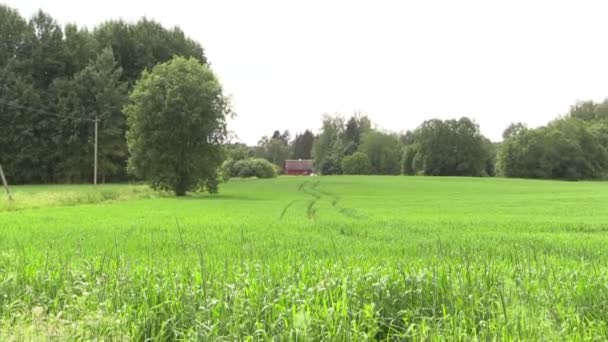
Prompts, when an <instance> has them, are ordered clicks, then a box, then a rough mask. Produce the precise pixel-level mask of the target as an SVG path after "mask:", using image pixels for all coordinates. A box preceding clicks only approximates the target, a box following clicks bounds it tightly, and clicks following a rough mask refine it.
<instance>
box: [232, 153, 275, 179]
mask: <svg viewBox="0 0 608 342" xmlns="http://www.w3.org/2000/svg"><path fill="white" fill-rule="evenodd" d="M221 174H222V177H224V179H227V178H230V177H241V178H247V177H257V178H274V177H276V176H277V172H276V170H275V167H274V165H272V163H270V162H269V161H267V160H266V159H261V158H247V159H243V160H239V161H234V160H232V159H228V160H226V161H225V162H224V163H223V164H222V170H221Z"/></svg>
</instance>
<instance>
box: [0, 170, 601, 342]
mask: <svg viewBox="0 0 608 342" xmlns="http://www.w3.org/2000/svg"><path fill="white" fill-rule="evenodd" d="M26 190H27V191H26ZM113 190H115V191H124V188H123V187H115V188H113ZM17 191H20V189H17V190H16V191H15V192H16V193H17ZM86 191H88V190H84V192H86ZM40 192H49V193H55V192H56V190H55V188H53V187H47V188H37V189H34V190H31V191H30V189H24V191H23V193H24V194H23V197H22V200H23V201H27V198H28V196H32V197H33V198H35V197H36V196H37V194H38V193H40ZM77 192H79V191H77ZM26 193H27V194H26ZM71 204H73V203H71ZM53 205H55V204H53V203H50V204H49V206H51V207H48V206H41V207H39V208H36V209H28V208H23V209H22V210H16V211H4V212H0V339H1V340H31V339H37V338H41V339H42V338H49V337H57V338H59V339H70V340H73V339H76V340H78V339H81V340H91V339H96V338H101V339H106V340H124V339H137V340H146V339H148V340H173V339H191V340H208V339H209V340H217V339H219V340H235V339H237V340H247V339H250V340H267V339H272V338H275V339H278V340H403V339H406V340H426V339H433V340H446V339H448V340H471V339H477V340H482V339H483V340H486V339H489V338H492V339H494V338H496V339H504V340H509V339H526V340H564V339H566V340H590V339H591V340H592V339H597V340H603V339H605V336H608V327H607V323H608V289H607V288H606V286H607V285H606V284H608V266H607V265H608V257H607V252H608V247H606V246H608V244H607V242H608V238H607V236H606V233H605V232H606V230H608V224H607V222H608V211H607V210H606V207H607V205H608V184H605V183H586V182H580V183H566V182H548V181H521V180H503V179H463V178H411V177H317V178H313V177H308V178H280V179H277V180H237V181H231V182H230V183H228V184H226V185H224V187H223V188H222V193H221V194H220V195H219V196H209V195H196V196H192V197H189V198H182V199H176V198H167V197H164V198H156V199H133V200H128V201H113V202H100V203H98V204H95V205H91V204H83V205H72V206H54V207H52V206H53Z"/></svg>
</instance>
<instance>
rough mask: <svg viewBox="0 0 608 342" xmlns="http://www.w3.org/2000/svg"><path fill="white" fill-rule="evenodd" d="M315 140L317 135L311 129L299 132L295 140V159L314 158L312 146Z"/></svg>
mask: <svg viewBox="0 0 608 342" xmlns="http://www.w3.org/2000/svg"><path fill="white" fill-rule="evenodd" d="M314 142H315V136H314V134H312V132H311V131H309V130H306V131H304V133H302V134H297V135H296V138H295V139H294V141H293V148H292V149H293V155H292V157H293V158H294V159H311V158H312V146H313V144H314Z"/></svg>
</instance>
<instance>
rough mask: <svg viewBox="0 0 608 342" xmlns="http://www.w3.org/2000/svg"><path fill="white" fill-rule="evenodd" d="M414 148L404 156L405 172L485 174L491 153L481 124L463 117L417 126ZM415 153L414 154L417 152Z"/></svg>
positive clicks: (451, 174)
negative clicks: (406, 163)
mask: <svg viewBox="0 0 608 342" xmlns="http://www.w3.org/2000/svg"><path fill="white" fill-rule="evenodd" d="M413 141H414V144H413V145H410V146H412V147H411V148H412V150H408V151H407V153H408V154H407V155H406V156H404V157H407V158H404V163H405V162H411V164H410V165H404V166H403V169H404V172H407V173H408V174H415V173H422V174H425V175H432V176H482V175H484V174H485V173H486V169H487V163H488V159H489V158H490V156H489V149H488V148H487V139H486V138H485V137H483V136H482V135H481V133H480V132H479V126H478V125H477V124H476V123H475V122H473V121H472V120H470V119H469V118H466V117H463V118H460V119H459V120H445V121H442V120H438V119H433V120H427V121H425V122H424V123H422V125H420V127H418V128H417V129H416V131H415V132H414V137H413ZM414 152H415V154H413V155H412V153H414Z"/></svg>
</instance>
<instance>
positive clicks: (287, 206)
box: [279, 199, 299, 220]
mask: <svg viewBox="0 0 608 342" xmlns="http://www.w3.org/2000/svg"><path fill="white" fill-rule="evenodd" d="M297 201H299V200H297V199H295V200H293V201H291V202H289V203H287V205H286V206H284V207H283V210H282V211H281V215H280V216H279V220H282V219H283V216H285V213H287V210H288V209H289V208H290V207H291V206H292V205H294V203H296V202H297Z"/></svg>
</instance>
